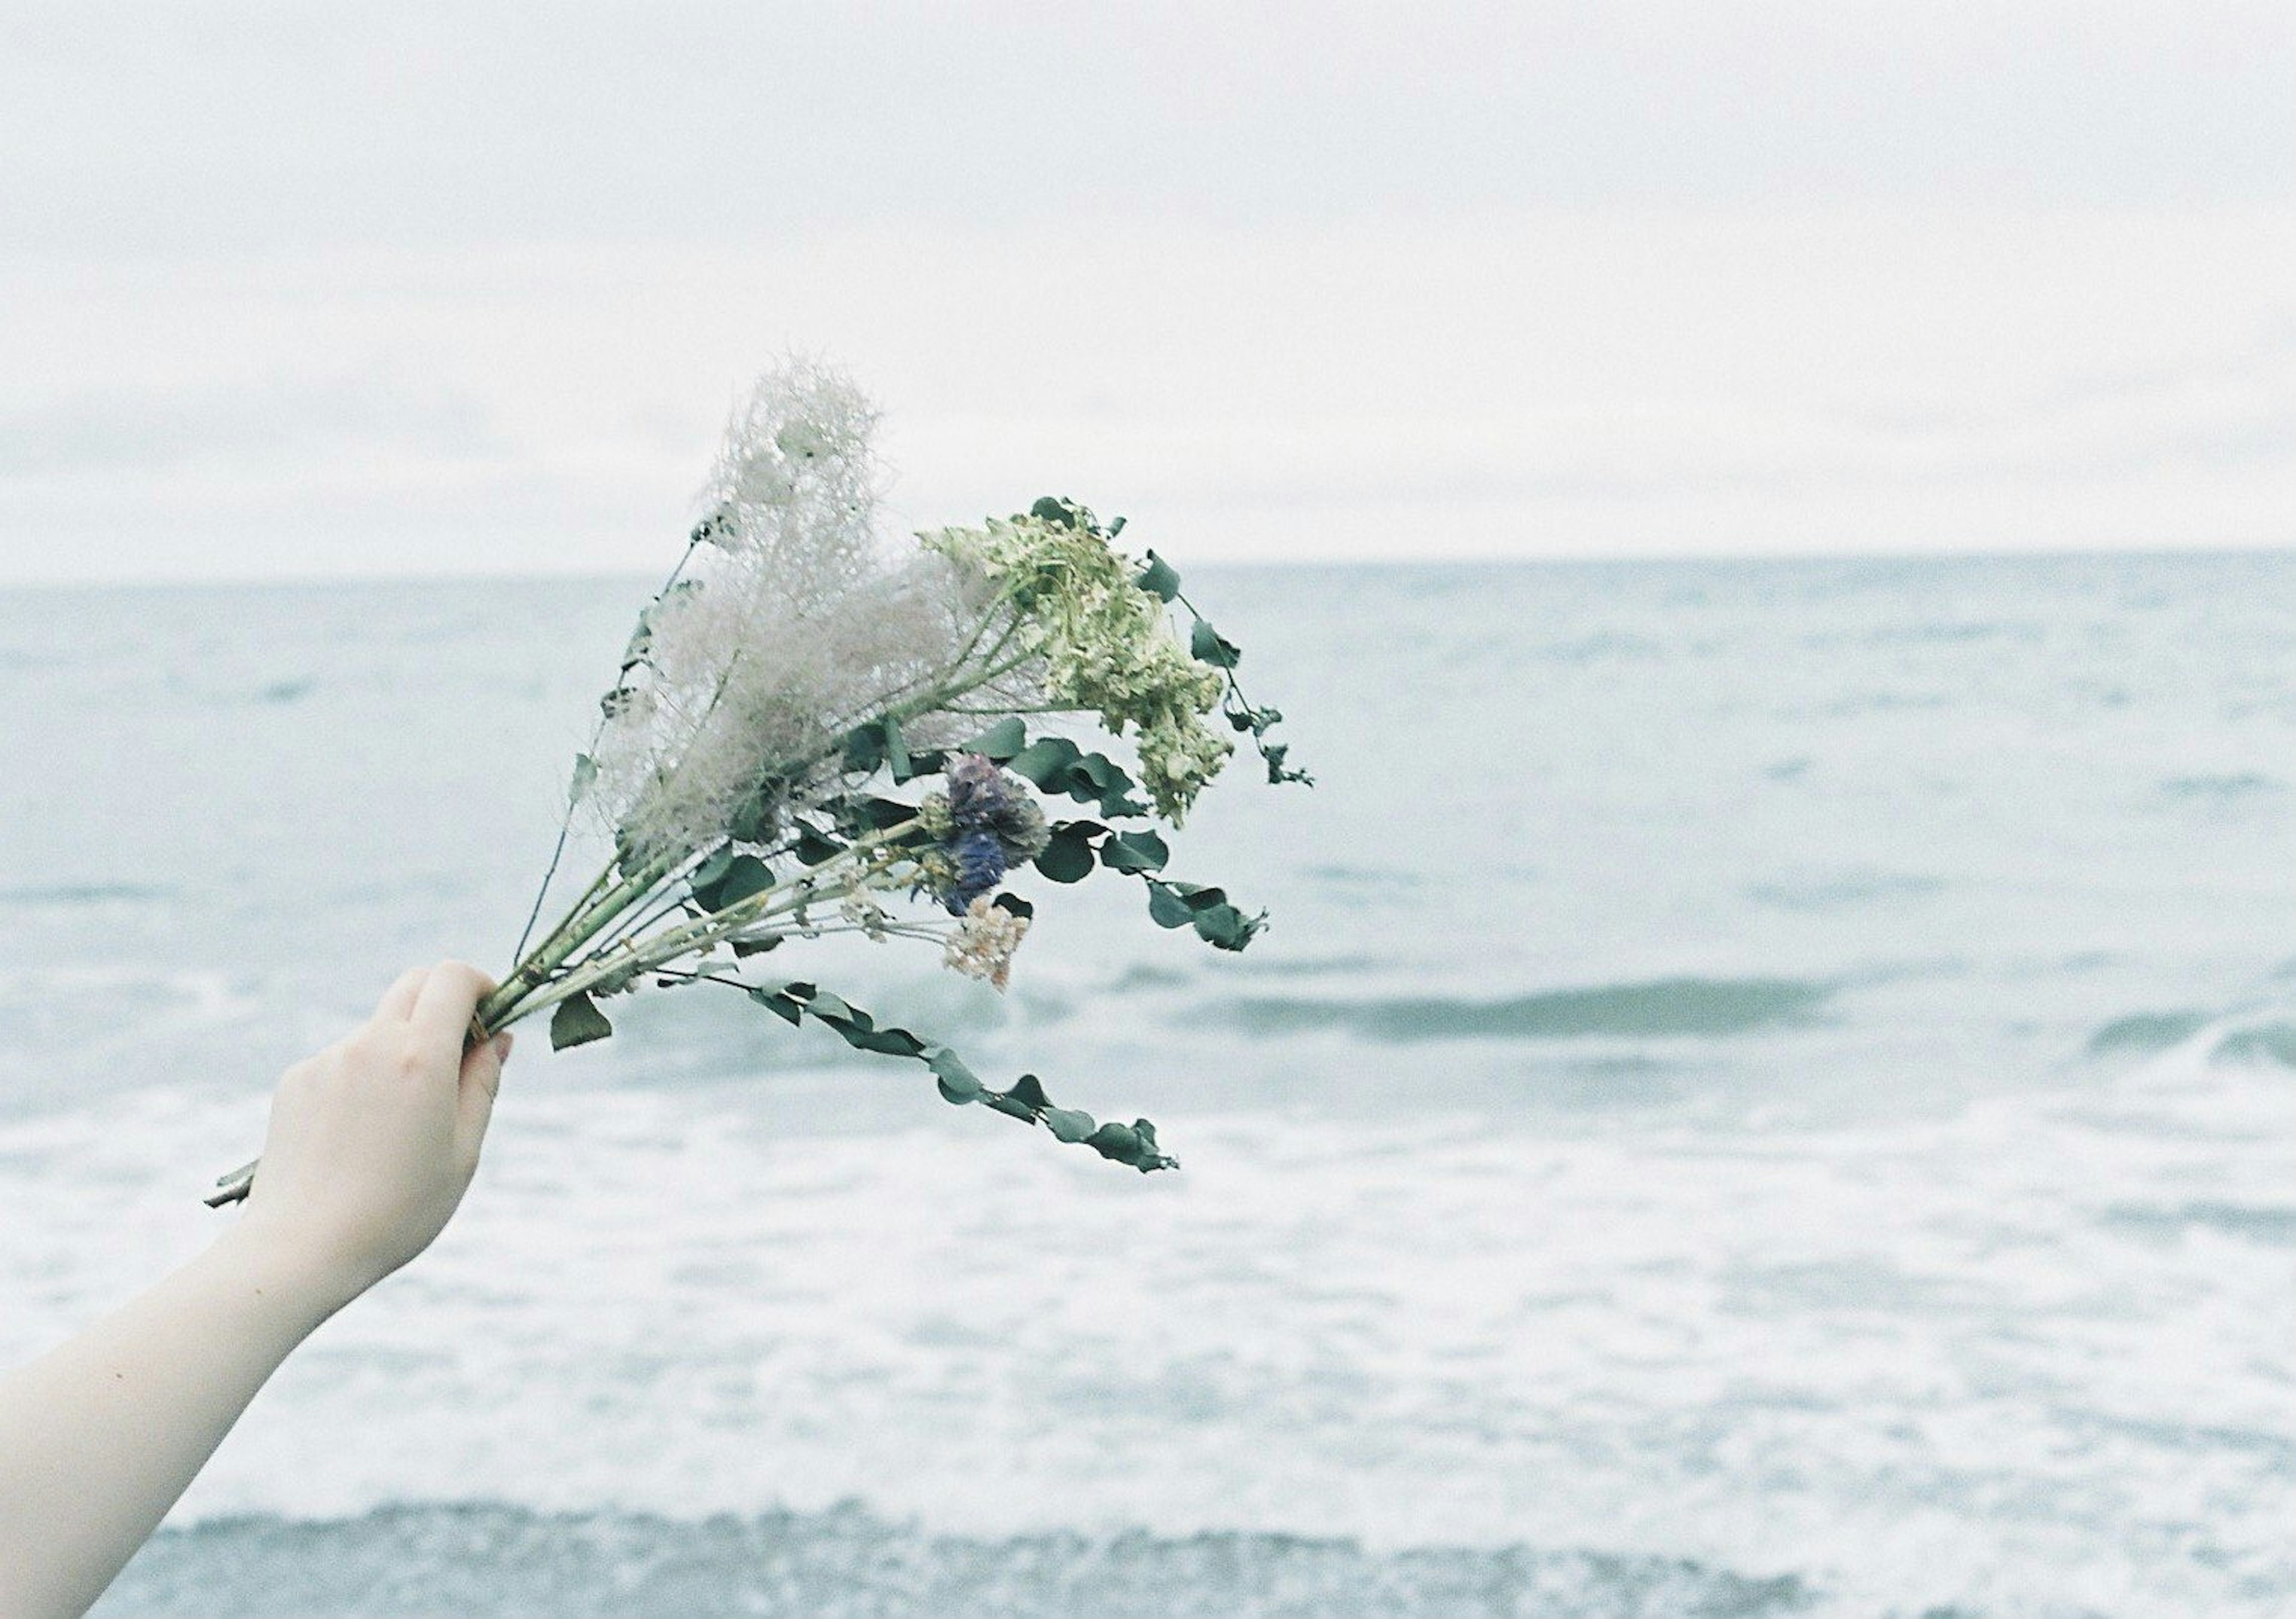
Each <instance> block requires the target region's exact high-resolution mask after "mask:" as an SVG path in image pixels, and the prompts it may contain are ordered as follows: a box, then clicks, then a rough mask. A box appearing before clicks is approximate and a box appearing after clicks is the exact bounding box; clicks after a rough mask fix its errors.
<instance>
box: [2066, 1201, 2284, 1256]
mask: <svg viewBox="0 0 2296 1619" xmlns="http://www.w3.org/2000/svg"><path fill="white" fill-rule="evenodd" d="M2104 1217H2105V1218H2106V1219H2107V1220H2109V1221H2111V1222H2112V1223H2113V1224H2115V1225H2118V1226H2122V1227H2125V1228H2128V1229H2130V1230H2135V1231H2151V1232H2154V1233H2158V1234H2160V1235H2162V1236H2178V1235H2181V1234H2182V1233H2184V1232H2185V1231H2188V1230H2191V1229H2193V1228H2194V1227H2198V1228H2200V1229H2202V1230H2204V1231H2219V1232H2222V1233H2223V1234H2224V1235H2226V1236H2227V1237H2241V1238H2245V1239H2248V1240H2249V1241H2251V1242H2262V1243H2270V1244H2273V1245H2275V1246H2277V1247H2289V1246H2291V1245H2296V1208H2277V1207H2273V1206H2268V1205H2264V1206H2259V1205H2251V1204H2244V1203H2185V1204H2180V1205H2178V1206H2175V1207H2154V1206H2149V1205H2144V1204H2135V1203H2116V1204H2114V1205H2113V1206H2112V1207H2111V1208H2108V1209H2107V1210H2105V1212H2104Z"/></svg>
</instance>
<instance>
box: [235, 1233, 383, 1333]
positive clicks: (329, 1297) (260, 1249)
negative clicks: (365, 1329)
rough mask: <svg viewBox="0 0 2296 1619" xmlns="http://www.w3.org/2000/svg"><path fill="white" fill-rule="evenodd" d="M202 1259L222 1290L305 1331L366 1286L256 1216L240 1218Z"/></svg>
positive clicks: (311, 1249) (324, 1257)
mask: <svg viewBox="0 0 2296 1619" xmlns="http://www.w3.org/2000/svg"><path fill="white" fill-rule="evenodd" d="M204 1257H205V1258H206V1259H207V1260H209V1261H210V1262H211V1263H213V1265H214V1267H215V1268H216V1270H217V1272H218V1274H219V1275H221V1276H222V1277H223V1278H225V1280H226V1282H227V1283H228V1285H231V1286H233V1287H235V1288H239V1289H241V1290H242V1291H243V1292H244V1294H245V1295H246V1296H248V1298H249V1299H250V1301H255V1302H258V1303H260V1304H265V1305H267V1306H268V1307H270V1308H273V1309H275V1310H276V1311H278V1312H280V1313H281V1314H282V1316H283V1317H285V1318H289V1319H300V1320H304V1321H306V1324H305V1325H304V1328H303V1329H304V1330H305V1331H308V1330H310V1329H311V1328H314V1327H316V1326H317V1325H318V1324H319V1323H320V1322H321V1321H325V1320H326V1319H327V1317H329V1316H331V1315H332V1314H333V1313H334V1312H336V1311H338V1310H340V1309H341V1308H342V1307H343V1306H344V1305H345V1304H348V1303H350V1301H351V1300H353V1299H354V1298H357V1296H359V1295H360V1294H361V1293H364V1292H365V1291H366V1288H367V1284H366V1282H365V1281H363V1280H359V1279H357V1278H355V1277H353V1276H351V1275H349V1274H348V1271H347V1269H346V1267H344V1266H342V1265H340V1264H336V1263H332V1262H331V1261H330V1260H329V1259H328V1258H327V1256H326V1255H324V1254H323V1253H321V1252H320V1251H319V1250H318V1248H317V1247H316V1245H314V1244H311V1243H308V1242H305V1241H301V1240H299V1239H297V1237H296V1236H295V1234H294V1233H292V1232H290V1231H282V1230H279V1229H277V1228H275V1227H274V1226H272V1225H271V1224H270V1222H267V1221H265V1220H263V1219H262V1218H261V1217H260V1216H259V1215H251V1214H250V1215H242V1216H241V1218H240V1220H239V1221H238V1222H237V1223H236V1224H234V1226H233V1227H232V1228H231V1230H229V1231H225V1233H224V1234H223V1235H222V1236H220V1237H218V1238H217V1239H216V1240H215V1242H214V1243H213V1244H212V1245H210V1246H209V1249H208V1252H207V1254H206V1255H204Z"/></svg>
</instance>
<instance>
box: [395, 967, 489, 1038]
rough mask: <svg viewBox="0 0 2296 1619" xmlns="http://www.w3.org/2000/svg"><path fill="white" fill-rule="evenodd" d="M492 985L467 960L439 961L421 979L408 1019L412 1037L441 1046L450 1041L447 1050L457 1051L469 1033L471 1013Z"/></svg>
mask: <svg viewBox="0 0 2296 1619" xmlns="http://www.w3.org/2000/svg"><path fill="white" fill-rule="evenodd" d="M494 986H495V981H494V980H493V979H492V978H489V977H487V975H486V974H484V973H482V972H480V970H479V969H477V968H475V967H473V966H471V964H470V963H469V962H468V961H441V962H439V965H438V966H436V967H434V968H432V969H430V976H429V977H426V978H424V979H423V980H422V989H421V991H420V992H418V993H416V995H415V997H414V1010H413V1012H412V1013H410V1014H409V1016H408V1019H407V1020H408V1021H409V1022H411V1023H412V1024H414V1033H415V1036H416V1038H418V1039H421V1040H423V1041H426V1042H430V1041H436V1042H438V1043H439V1044H440V1045H441V1046H445V1045H446V1043H447V1042H448V1041H450V1040H451V1041H452V1042H453V1045H452V1046H451V1047H448V1048H447V1049H449V1050H452V1051H461V1050H462V1049H463V1039H464V1038H465V1037H466V1036H467V1035H468V1034H470V1030H471V1014H472V1013H473V1012H475V1011H477V1010H478V1006H479V1002H480V1001H482V1000H484V999H485V998H486V996H487V995H488V993H489V992H490V991H492V990H493V988H494Z"/></svg>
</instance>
